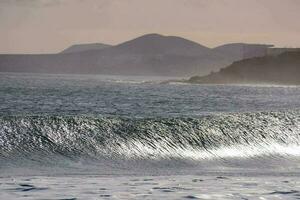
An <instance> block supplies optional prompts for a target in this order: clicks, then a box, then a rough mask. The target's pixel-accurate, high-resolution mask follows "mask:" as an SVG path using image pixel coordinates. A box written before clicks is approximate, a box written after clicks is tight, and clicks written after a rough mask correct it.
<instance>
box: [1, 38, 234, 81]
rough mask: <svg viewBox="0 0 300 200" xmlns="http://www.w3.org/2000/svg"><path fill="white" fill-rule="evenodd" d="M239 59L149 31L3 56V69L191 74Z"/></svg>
mask: <svg viewBox="0 0 300 200" xmlns="http://www.w3.org/2000/svg"><path fill="white" fill-rule="evenodd" d="M236 59H239V58H232V57H231V56H228V55H227V54H226V53H224V52H222V51H216V50H215V49H210V48H208V47H205V46H203V45H200V44H198V43H196V42H193V41H190V40H187V39H184V38H181V37H175V36H164V35H159V34H147V35H143V36H141V37H138V38H135V39H132V40H130V41H127V42H124V43H121V44H118V45H115V46H107V45H103V44H86V45H75V46H72V47H70V48H68V49H66V50H65V51H63V52H62V53H59V54H42V55H0V71H1V72H37V73H68V74H108V75H143V76H181V77H188V76H193V75H195V74H198V75H206V74H209V73H210V72H211V71H217V70H219V69H220V68H221V67H223V66H226V65H229V64H231V63H232V62H233V61H235V60H236Z"/></svg>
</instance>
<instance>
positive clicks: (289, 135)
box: [0, 112, 300, 161]
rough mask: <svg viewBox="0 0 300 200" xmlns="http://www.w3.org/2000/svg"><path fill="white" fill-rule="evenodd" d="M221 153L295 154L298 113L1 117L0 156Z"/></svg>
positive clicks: (197, 156)
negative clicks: (146, 117) (191, 115)
mask: <svg viewBox="0 0 300 200" xmlns="http://www.w3.org/2000/svg"><path fill="white" fill-rule="evenodd" d="M36 155H39V156H38V158H39V159H46V158H47V157H49V158H50V157H51V156H60V157H62V158H63V157H66V158H72V159H76V158H83V157H84V158H92V159H100V158H110V159H118V158H120V159H152V160H160V159H188V160H206V159H220V158H221V159H226V158H241V159H246V158H251V157H257V156H262V155H281V156H300V113H299V112H260V113H243V114H241V113H240V114H224V115H218V116H206V117H200V118H149V119H145V118H143V119H129V118H120V117H83V116H2V117H0V159H5V160H6V161H7V160H8V161H9V160H11V159H16V158H22V159H34V158H35V157H36Z"/></svg>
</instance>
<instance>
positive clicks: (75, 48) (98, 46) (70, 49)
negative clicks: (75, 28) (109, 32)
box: [60, 43, 111, 53]
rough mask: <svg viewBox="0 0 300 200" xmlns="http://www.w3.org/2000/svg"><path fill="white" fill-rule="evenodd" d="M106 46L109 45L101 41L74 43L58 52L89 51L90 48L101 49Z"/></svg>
mask: <svg viewBox="0 0 300 200" xmlns="http://www.w3.org/2000/svg"><path fill="white" fill-rule="evenodd" d="M107 47H111V45H108V44H102V43H92V44H75V45H72V46H70V47H68V48H67V49H65V50H63V51H62V52H60V53H78V52H83V51H90V50H101V49H105V48H107Z"/></svg>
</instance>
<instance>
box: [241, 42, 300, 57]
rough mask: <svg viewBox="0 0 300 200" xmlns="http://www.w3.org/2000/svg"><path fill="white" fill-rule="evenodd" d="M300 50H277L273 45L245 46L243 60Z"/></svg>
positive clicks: (298, 49) (299, 49)
mask: <svg viewBox="0 0 300 200" xmlns="http://www.w3.org/2000/svg"><path fill="white" fill-rule="evenodd" d="M296 51H300V48H278V47H274V45H265V44H247V45H244V46H243V49H242V53H243V56H242V57H243V59H248V58H255V57H263V56H278V55H280V54H282V53H284V52H296Z"/></svg>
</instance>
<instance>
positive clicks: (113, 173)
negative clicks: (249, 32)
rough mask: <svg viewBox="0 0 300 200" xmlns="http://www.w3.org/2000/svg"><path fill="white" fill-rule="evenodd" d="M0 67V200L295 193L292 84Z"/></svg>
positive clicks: (298, 133)
mask: <svg viewBox="0 0 300 200" xmlns="http://www.w3.org/2000/svg"><path fill="white" fill-rule="evenodd" d="M165 79H166V78H162V77H118V76H96V75H45V74H13V73H2V74H0V86H1V87H0V177H1V178H0V199H259V198H260V199H297V198H300V188H299V187H300V184H299V181H300V179H299V177H300V173H299V167H300V165H299V164H300V109H299V108H300V87H298V86H278V85H265V86H258V85H235V86H233V85H190V84H176V83H173V84H162V82H163V81H164V80H165Z"/></svg>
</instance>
